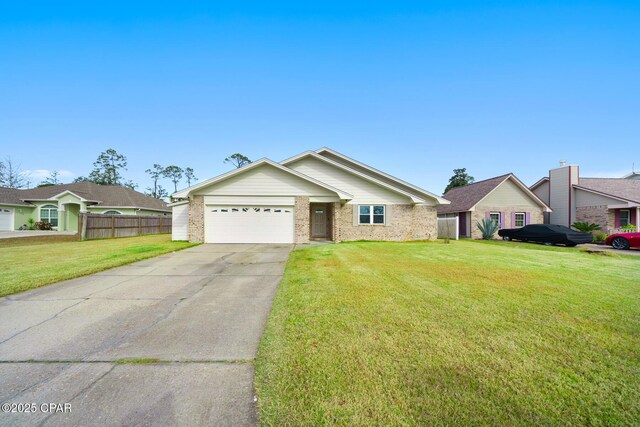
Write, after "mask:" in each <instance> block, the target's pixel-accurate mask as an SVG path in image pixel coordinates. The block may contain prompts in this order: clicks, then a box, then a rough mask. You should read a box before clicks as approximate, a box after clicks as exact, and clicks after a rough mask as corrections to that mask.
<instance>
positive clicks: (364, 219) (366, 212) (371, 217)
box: [358, 205, 385, 224]
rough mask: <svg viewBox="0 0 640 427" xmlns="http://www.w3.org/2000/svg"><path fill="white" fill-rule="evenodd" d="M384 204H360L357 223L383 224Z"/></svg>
mask: <svg viewBox="0 0 640 427" xmlns="http://www.w3.org/2000/svg"><path fill="white" fill-rule="evenodd" d="M384 211H385V209H384V205H360V206H359V207H358V214H359V215H358V224H384V216H385V212H384Z"/></svg>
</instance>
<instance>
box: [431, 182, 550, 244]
mask: <svg viewBox="0 0 640 427" xmlns="http://www.w3.org/2000/svg"><path fill="white" fill-rule="evenodd" d="M442 197H444V198H445V199H447V200H449V201H451V204H449V205H442V206H438V217H452V216H457V217H458V231H459V235H460V236H461V237H470V238H472V239H479V238H482V233H481V232H480V230H479V229H478V227H477V225H476V224H477V223H478V222H480V221H481V220H482V219H483V218H491V219H493V220H494V221H495V222H496V223H497V224H498V225H499V226H500V228H517V227H524V226H525V225H528V224H541V223H542V222H543V214H544V213H545V212H550V211H551V209H550V208H549V206H548V205H547V204H546V203H545V202H544V201H543V200H541V199H540V198H539V197H538V196H536V195H535V194H534V193H532V192H531V191H530V190H529V189H528V188H527V186H526V185H525V184H523V183H522V181H520V180H519V179H518V178H516V176H515V175H513V174H512V173H508V174H506V175H501V176H497V177H495V178H490V179H486V180H484V181H479V182H475V183H473V184H468V185H465V186H462V187H456V188H452V189H451V190H449V191H447V193H446V194H445V195H444V196H442Z"/></svg>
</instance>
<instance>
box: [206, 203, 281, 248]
mask: <svg viewBox="0 0 640 427" xmlns="http://www.w3.org/2000/svg"><path fill="white" fill-rule="evenodd" d="M293 219H294V213H293V206H239V205H238V206H206V208H205V242H206V243H293V241H294V220H293Z"/></svg>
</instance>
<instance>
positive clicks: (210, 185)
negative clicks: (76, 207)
mask: <svg viewBox="0 0 640 427" xmlns="http://www.w3.org/2000/svg"><path fill="white" fill-rule="evenodd" d="M173 198H174V200H176V199H178V200H179V201H177V202H175V203H173V204H172V205H171V206H172V208H173V217H172V218H173V239H174V240H190V241H192V242H206V243H306V242H308V241H309V240H311V239H322V240H331V241H336V242H337V241H349V240H365V239H366V240H395V241H403V240H422V239H435V238H436V237H437V225H436V222H437V218H436V208H437V207H438V206H440V205H442V204H447V203H448V201H446V200H445V199H443V198H441V197H438V196H437V195H435V194H433V193H431V192H429V191H427V190H423V189H422V188H420V187H417V186H415V185H413V184H410V183H408V182H405V181H402V180H400V179H398V178H395V177H393V176H391V175H389V174H387V173H385V172H382V171H380V170H378V169H375V168H373V167H371V166H368V165H365V164H364V163H361V162H359V161H357V160H354V159H351V158H349V157H347V156H345V155H343V154H340V153H338V152H336V151H333V150H331V149H329V148H321V149H319V150H317V151H306V152H304V153H301V154H298V155H296V156H294V157H291V158H289V159H287V160H284V161H282V162H274V161H272V160H269V159H266V158H263V159H260V160H258V161H256V162H253V163H250V164H248V165H245V166H243V167H241V168H239V169H236V170H233V171H231V172H228V173H225V174H223V175H220V176H217V177H215V178H211V179H209V180H206V181H202V182H200V183H198V184H197V185H194V186H192V187H189V188H187V189H184V190H181V191H178V192H176V193H175V194H174V195H173Z"/></svg>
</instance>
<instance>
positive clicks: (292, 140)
mask: <svg viewBox="0 0 640 427" xmlns="http://www.w3.org/2000/svg"><path fill="white" fill-rule="evenodd" d="M9 3H10V2H2V4H1V5H0V156H1V157H6V156H11V158H12V159H13V160H14V161H17V162H19V163H21V165H22V168H23V169H26V170H31V171H38V170H45V171H46V170H61V171H68V173H67V175H68V177H67V178H65V179H66V180H70V179H72V177H74V176H78V175H86V174H87V173H88V172H89V170H90V169H91V165H92V163H93V161H94V160H95V158H96V157H97V155H98V154H99V153H100V152H101V151H103V150H105V149H107V148H115V149H116V150H117V151H119V152H121V153H123V154H125V155H126V156H127V157H128V160H129V170H128V171H127V172H126V173H125V176H126V178H129V179H133V180H134V181H136V182H137V183H138V184H139V185H140V186H139V189H144V188H145V187H147V186H148V185H149V181H148V179H147V177H146V175H145V173H144V170H145V169H147V168H148V167H150V166H151V165H152V164H153V163H160V164H163V165H168V164H176V165H179V166H183V167H186V166H190V167H193V168H194V169H195V170H196V175H197V176H198V178H200V179H207V178H210V177H212V176H214V175H217V174H219V173H222V172H225V171H227V170H229V166H228V165H225V164H223V163H222V160H223V158H224V157H226V156H227V155H229V154H232V153H235V152H240V153H244V154H246V155H247V156H249V157H250V158H252V159H257V158H260V157H269V158H271V159H273V160H282V159H284V158H287V157H289V156H292V155H294V154H297V153H298V152H301V151H304V150H308V149H316V148H319V147H322V146H328V147H331V148H333V149H335V150H337V151H340V152H343V153H345V154H347V155H349V156H351V157H354V158H357V159H358V160H360V161H363V162H365V163H368V164H370V165H372V166H375V167H377V168H379V169H382V170H384V171H386V172H388V173H391V174H394V175H396V176H398V177H401V178H403V179H406V180H408V181H410V182H412V183H415V184H417V185H420V186H422V187H424V188H426V189H429V190H431V191H433V192H436V193H440V192H441V191H442V190H443V188H444V186H445V185H446V183H447V181H448V178H449V177H450V176H451V171H452V169H454V168H459V167H466V168H467V169H468V171H469V172H470V173H471V174H472V175H473V176H475V178H476V179H477V180H480V179H484V178H489V177H492V176H496V175H500V174H503V173H506V172H514V173H516V174H517V175H518V176H519V177H520V178H521V179H522V180H523V181H525V182H526V183H527V184H531V183H533V182H535V181H536V180H537V179H538V178H540V177H541V176H543V175H544V174H545V173H546V171H547V170H548V169H549V168H550V167H555V166H557V164H558V161H559V160H560V159H566V160H568V161H569V162H570V163H574V164H579V165H580V166H581V171H582V174H583V175H592V176H619V175H621V174H623V173H626V172H629V171H630V170H631V164H632V163H633V162H635V164H636V169H640V154H639V151H640V150H638V148H639V147H640V42H639V41H640V25H638V22H640V3H639V2H637V1H636V2H616V1H607V2H573V1H555V2H545V1H535V2H508V1H499V2H498V1H482V2H478V1H471V2H466V1H455V2H453V1H442V2H438V1H430V2H426V1H423V2H376V1H366V2H277V1H275V2H255V3H254V2H242V1H240V2H220V3H218V2H192V3H190V2H163V1H153V2H142V1H138V2H117V1H95V2H61V3H58V2H43V3H40V4H39V3H38V2H29V3H27V2H11V4H9ZM37 175H38V173H37V172H34V177H33V178H32V181H34V184H37V183H38V182H39V181H40V178H38V177H37ZM165 186H167V187H169V183H168V182H167V183H165Z"/></svg>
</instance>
